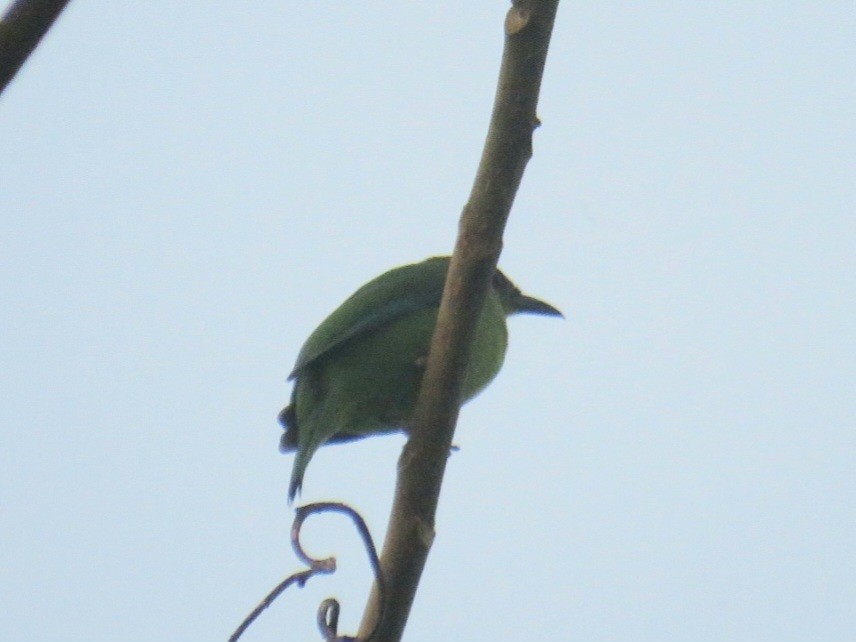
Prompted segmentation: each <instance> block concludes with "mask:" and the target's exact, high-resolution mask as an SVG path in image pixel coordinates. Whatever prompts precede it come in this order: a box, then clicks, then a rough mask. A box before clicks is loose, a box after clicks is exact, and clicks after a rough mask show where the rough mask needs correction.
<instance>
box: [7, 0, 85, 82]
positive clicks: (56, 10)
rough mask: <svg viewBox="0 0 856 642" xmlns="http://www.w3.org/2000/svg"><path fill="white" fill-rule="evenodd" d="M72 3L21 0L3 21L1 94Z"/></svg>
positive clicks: (47, 0) (63, 0) (57, 0)
mask: <svg viewBox="0 0 856 642" xmlns="http://www.w3.org/2000/svg"><path fill="white" fill-rule="evenodd" d="M68 1H69V0H17V2H14V3H13V4H12V6H11V7H9V10H8V11H7V12H6V14H5V15H4V16H3V18H2V20H0V94H2V93H3V90H4V89H6V85H8V84H9V82H11V80H12V78H14V77H15V74H16V73H18V70H19V69H20V68H21V65H23V64H24V61H25V60H27V57H28V56H29V55H30V54H31V53H33V50H34V49H35V48H36V45H38V44H39V41H40V40H41V39H42V36H44V35H45V34H46V33H47V32H48V29H50V28H51V25H52V24H53V23H54V21H55V20H56V19H57V17H58V16H59V14H60V13H62V10H63V9H65V5H67V4H68Z"/></svg>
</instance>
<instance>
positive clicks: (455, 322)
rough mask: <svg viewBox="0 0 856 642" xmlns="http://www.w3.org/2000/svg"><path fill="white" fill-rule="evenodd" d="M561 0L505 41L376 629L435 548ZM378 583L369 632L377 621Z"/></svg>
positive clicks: (384, 559) (390, 629) (540, 8)
mask: <svg viewBox="0 0 856 642" xmlns="http://www.w3.org/2000/svg"><path fill="white" fill-rule="evenodd" d="M557 7H558V0H516V1H514V2H513V6H512V8H511V9H510V10H509V12H508V14H507V15H506V19H505V49H504V52H503V57H502V67H501V69H500V74H499V82H498V86H497V92H496V98H495V101H494V108H493V115H492V117H491V123H490V127H489V129H488V134H487V141H486V142H485V147H484V151H483V153H482V158H481V162H480V163H479V168H478V172H477V174H476V178H475V181H474V184H473V188H472V191H471V193H470V198H469V201H468V202H467V204H466V206H465V207H464V210H463V213H462V214H461V220H460V223H459V230H458V239H457V242H456V244H455V252H454V255H453V257H452V262H451V265H450V267H449V273H448V276H447V279H446V287H445V290H444V292H443V300H442V302H441V304H440V312H439V316H438V319H437V327H436V329H435V331H434V336H433V339H432V342H431V350H430V353H429V356H428V361H427V363H426V369H425V376H424V378H423V381H422V388H421V390H420V394H419V400H418V402H417V406H416V413H415V419H414V425H413V426H412V427H411V430H410V438H409V440H408V442H407V444H406V445H405V447H404V451H403V452H402V454H401V458H400V459H399V462H398V467H399V470H398V483H397V486H396V491H395V499H394V503H393V508H392V513H391V515H390V521H389V526H388V527H387V533H386V540H385V542H384V547H383V554H382V556H381V569H382V571H383V574H384V578H385V580H386V595H387V596H388V598H387V599H388V600H389V602H388V603H387V604H386V605H385V608H384V609H383V610H382V612H383V613H384V615H383V620H382V621H381V622H380V626H379V628H378V629H377V632H376V634H375V635H374V637H373V638H372V639H373V640H374V641H377V642H397V641H398V640H400V639H401V637H402V634H403V632H404V626H405V624H406V622H407V617H408V615H409V613H410V607H411V605H412V603H413V599H414V596H415V594H416V588H417V585H418V583H419V578H420V576H421V574H422V569H423V568H424V565H425V560H426V559H427V557H428V551H429V549H430V547H431V543H432V540H433V538H434V516H435V513H436V509H437V501H438V498H439V495H440V486H441V484H442V479H443V472H444V470H445V468H446V459H447V457H448V454H449V449H450V447H451V445H452V436H453V434H454V429H455V423H456V421H457V418H458V410H459V408H460V390H461V383H462V380H463V373H464V368H465V365H466V362H467V356H468V354H469V347H470V345H471V344H472V339H473V335H474V332H475V326H476V321H477V319H478V317H479V312H480V310H481V307H482V304H483V302H484V298H485V295H486V293H487V288H488V287H489V284H490V280H491V277H492V275H493V272H494V270H495V268H496V264H497V261H498V260H499V254H500V252H501V250H502V233H503V230H504V228H505V223H506V221H507V220H508V214H509V212H510V211H511V205H512V203H513V202H514V196H515V194H516V193H517V188H518V187H519V185H520V180H521V178H522V177H523V171H524V169H525V167H526V163H527V162H528V160H529V158H530V157H531V155H532V132H533V130H534V129H535V128H536V127H537V126H538V119H537V117H536V106H537V102H538V93H539V90H540V86H541V77H542V74H543V71H544V62H545V60H546V57H547V48H548V45H549V42H550V34H551V32H552V29H553V22H554V20H555V16H556V10H557ZM378 599H379V596H378V591H377V587H376V586H375V587H374V589H373V590H372V595H371V597H370V599H369V603H368V605H367V607H366V611H365V613H364V615H363V621H362V624H361V626H360V632H359V638H360V639H366V637H367V636H368V634H369V633H370V632H371V631H372V630H374V629H375V624H376V617H377V613H378V612H381V609H378V606H377V600H378Z"/></svg>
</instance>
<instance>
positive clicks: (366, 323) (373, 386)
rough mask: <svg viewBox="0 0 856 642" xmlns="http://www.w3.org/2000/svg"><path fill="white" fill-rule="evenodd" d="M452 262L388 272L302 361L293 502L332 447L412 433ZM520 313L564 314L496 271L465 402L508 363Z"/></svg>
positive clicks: (345, 307) (287, 437) (316, 338)
mask: <svg viewBox="0 0 856 642" xmlns="http://www.w3.org/2000/svg"><path fill="white" fill-rule="evenodd" d="M449 261H450V257H448V256H438V257H433V258H430V259H427V260H425V261H422V262H421V263H414V264H413V265H405V266H402V267H398V268H395V269H392V270H390V271H389V272H386V273H384V274H381V275H380V276H379V277H377V278H376V279H374V280H372V281H369V282H368V283H367V284H366V285H364V286H363V287H361V288H360V289H359V290H357V291H356V292H355V293H354V294H353V295H351V297H350V298H348V299H347V300H346V301H345V302H344V303H342V305H340V306H339V307H338V308H337V309H336V310H335V311H334V312H333V313H332V314H331V315H330V316H328V317H327V318H326V319H325V320H324V321H323V322H322V323H321V325H319V326H318V327H317V328H316V329H315V332H313V333H312V334H311V335H310V336H309V339H307V340H306V343H305V344H303V348H302V349H301V350H300V354H299V355H298V357H297V362H296V363H295V364H294V369H293V370H292V371H291V374H290V375H289V377H288V379H289V380H292V379H293V380H294V389H293V390H292V393H291V404H290V405H289V406H287V407H286V408H285V409H284V410H283V411H282V412H281V413H280V414H279V421H280V423H281V424H282V426H283V428H284V429H285V432H284V433H283V435H282V439H281V441H280V450H282V452H286V453H288V452H293V451H296V453H297V454H296V456H295V459H294V468H293V469H292V473H291V483H290V485H289V488H288V499H289V502H291V501H293V500H294V496H295V495H296V494H297V492H298V491H299V490H300V487H301V485H302V483H303V474H304V472H305V471H306V466H307V464H309V460H310V459H311V458H312V455H314V454H315V451H316V450H317V449H318V448H319V447H320V446H322V445H324V444H332V443H341V442H346V441H351V440H354V439H359V438H361V437H367V436H369V435H373V434H377V433H385V432H391V431H396V430H407V429H408V427H409V424H410V421H411V419H412V417H413V412H414V407H415V405H416V397H417V395H418V393H419V384H420V383H421V380H422V374H423V370H424V366H425V360H426V358H427V356H428V347H429V345H430V343H431V335H432V334H433V332H434V326H435V325H436V323H437V311H438V309H439V306H440V297H441V296H442V294H443V286H444V285H445V281H446V272H447V271H448V269H449ZM516 312H530V313H532V314H545V315H549V316H562V313H561V312H559V311H558V310H557V309H556V308H554V307H553V306H551V305H549V304H547V303H544V302H543V301H539V300H538V299H533V298H532V297H528V296H526V295H524V294H522V293H521V292H520V290H518V289H517V288H516V287H515V286H514V284H513V283H512V282H511V281H509V280H508V278H506V276H505V275H504V274H503V273H502V272H500V271H499V270H497V271H496V272H495V273H494V275H493V280H492V282H491V288H490V290H489V291H488V294H487V297H486V298H485V302H484V308H483V309H482V313H481V318H480V319H479V322H478V325H477V327H476V333H475V338H474V341H473V346H472V350H471V353H470V358H469V362H468V364H467V370H466V374H465V378H464V383H463V389H462V391H461V399H462V403H463V402H465V401H468V400H470V399H472V398H473V397H474V396H476V395H477V394H478V393H479V392H481V390H482V389H483V388H484V387H485V386H487V384H489V383H490V382H491V381H492V380H493V378H494V377H495V376H496V374H497V373H498V372H499V369H500V368H501V367H502V361H503V359H504V358H505V349H506V346H507V344H508V330H507V328H506V325H505V318H506V317H507V316H508V315H511V314H514V313H516Z"/></svg>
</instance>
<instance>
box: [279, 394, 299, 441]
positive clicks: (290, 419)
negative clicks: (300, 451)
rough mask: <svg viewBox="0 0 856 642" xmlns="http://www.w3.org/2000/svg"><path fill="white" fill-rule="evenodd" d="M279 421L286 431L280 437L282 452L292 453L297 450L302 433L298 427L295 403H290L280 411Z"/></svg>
mask: <svg viewBox="0 0 856 642" xmlns="http://www.w3.org/2000/svg"><path fill="white" fill-rule="evenodd" d="M278 419H279V423H280V424H281V425H282V429H283V430H284V431H285V432H283V433H282V437H280V438H279V450H280V452H284V453H290V452H294V451H295V450H297V445H298V444H299V443H300V433H299V431H298V428H297V414H296V413H295V412H294V404H290V405H288V406H286V407H285V408H283V409H282V412H280V413H279V417H278Z"/></svg>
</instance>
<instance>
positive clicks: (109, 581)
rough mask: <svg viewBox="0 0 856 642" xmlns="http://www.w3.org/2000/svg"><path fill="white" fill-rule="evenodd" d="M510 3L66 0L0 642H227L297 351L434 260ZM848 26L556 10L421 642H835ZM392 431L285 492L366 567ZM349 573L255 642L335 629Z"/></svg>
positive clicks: (46, 62)
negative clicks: (309, 506) (489, 342)
mask: <svg viewBox="0 0 856 642" xmlns="http://www.w3.org/2000/svg"><path fill="white" fill-rule="evenodd" d="M506 7H507V5H506V3H504V2H482V1H478V2H466V3H461V2H454V3H453V2H443V1H438V2H425V3H415V2H413V3H388V2H384V3H380V2H368V3H366V2H363V3H353V2H352V3H344V2H341V3H338V2H337V3H305V2H304V3H296V2H267V1H260V2H254V3H234V2H232V3H226V2H205V3H203V2H183V3H162V2H161V3H159V2H147V3H140V2H125V1H116V0H113V1H110V2H106V1H103V0H102V1H89V2H84V1H83V0H74V1H73V2H72V3H71V4H70V6H69V8H68V10H67V11H66V12H65V14H64V15H63V16H62V18H61V19H60V21H59V22H58V23H57V24H56V25H55V27H54V29H53V30H52V31H51V32H50V34H49V35H48V37H47V39H46V40H45V41H44V42H43V43H42V45H41V46H40V48H39V49H38V51H37V52H36V54H35V55H34V57H33V58H32V59H31V60H30V61H29V62H28V63H27V65H26V66H25V67H24V69H23V70H22V72H21V74H20V75H19V77H18V78H17V79H16V80H15V81H14V83H13V84H12V85H11V86H10V87H9V88H8V90H7V91H6V92H5V94H4V95H3V96H2V98H0V167H2V174H0V213H2V216H0V308H1V309H2V312H0V359H2V364H3V367H2V369H0V390H2V395H3V399H4V401H3V403H2V404H0V429H2V444H3V445H2V448H0V612H2V614H3V616H2V618H0V639H2V640H4V642H5V641H8V642H16V641H24V640H27V641H29V640H39V641H42V640H45V641H50V640H62V641H63V642H76V641H84V640H85V641H87V642H92V641H100V640H105V641H106V640H123V641H124V642H134V641H137V640H139V641H143V640H145V641H147V642H148V641H151V640H165V641H173V640H174V641H179V640H181V641H185V640H225V639H226V638H227V637H228V635H229V634H230V633H231V631H232V630H233V629H234V627H235V626H237V624H238V623H239V622H240V621H241V619H242V618H243V616H244V615H245V614H246V613H247V611H249V609H250V608H252V607H253V606H254V605H255V604H256V602H257V601H258V600H259V599H260V598H261V597H262V596H263V595H264V594H265V593H266V592H267V591H268V590H269V589H270V588H271V587H272V586H273V585H274V584H276V583H277V582H278V581H279V580H280V579H281V578H282V577H284V576H285V575H287V574H289V573H291V572H292V571H294V570H299V568H300V567H299V565H298V563H297V561H296V560H295V559H294V558H293V556H292V554H291V551H290V548H289V546H288V544H287V536H288V527H289V525H290V521H291V514H290V511H289V508H288V507H287V505H286V502H285V498H286V487H287V478H288V475H289V472H290V468H291V458H290V457H286V456H283V455H280V454H279V453H278V451H277V442H278V439H279V435H280V429H279V427H278V425H277V423H276V414H277V412H278V411H279V410H280V408H281V407H282V405H283V403H284V402H285V401H286V399H287V397H288V394H289V390H290V387H289V385H287V384H286V382H285V377H286V375H287V374H288V372H289V370H290V369H291V366H292V364H293V360H294V358H295V356H296V355H297V352H298V350H299V348H300V346H301V344H302V342H303V340H304V339H305V337H306V336H307V335H308V333H309V332H310V331H311V330H312V329H313V328H314V327H315V325H316V324H317V323H318V322H319V321H320V320H321V319H322V318H323V317H324V316H325V315H326V314H327V313H328V312H330V311H331V310H332V309H333V308H334V307H335V306H336V305H337V304H338V303H339V302H340V301H341V300H342V299H344V298H345V297H346V296H347V295H348V294H350V293H351V292H352V291H353V290H354V289H355V288H356V287H357V286H359V285H361V284H362V283H363V282H364V281H366V280H368V279H369V278H371V277H373V276H375V275H377V274H379V273H380V272H382V271H383V270H385V269H387V268H389V267H392V266H395V265H399V264H402V263H407V262H412V261H417V260H421V259H422V258H424V257H426V256H429V255H433V254H439V253H447V252H448V251H449V250H450V249H451V247H452V244H453V241H454V235H455V232H456V225H457V218H458V215H459V212H460V209H461V206H462V205H463V203H464V201H465V199H466V197H467V193H468V190H469V187H470V184H471V181H472V176H473V173H474V170H475V165H476V162H477V160H478V157H479V155H480V153H481V146H482V141H483V137H484V132H485V129H486V125H487V120H488V117H489V114H490V108H491V101H492V97H493V91H494V83H495V79H496V75H497V69H498V64H499V56H500V52H501V47H502V38H501V24H502V19H503V15H504V12H505V10H506ZM854 60H856V12H854V9H853V4H852V3H851V2H822V3H798V2H785V3H774V2H752V3H746V2H698V3H685V2H660V3H642V4H638V3H634V4H631V3H620V2H597V3H581V2H567V1H566V2H563V3H562V6H561V8H560V14H559V17H558V20H557V23H556V28H555V33H554V39H553V43H552V46H551V50H550V55H549V58H548V61H547V71H546V75H545V79H544V86H543V93H542V97H541V104H540V109H539V113H540V116H541V119H542V120H543V127H542V128H541V129H539V130H538V132H537V134H536V138H535V156H534V158H533V159H532V161H531V162H530V165H529V168H528V170H527V173H526V176H525V177H524V181H523V187H522V189H521V191H520V193H519V195H518V198H517V202H516V204H515V208H514V211H513V212H512V216H511V219H510V222H509V225H508V229H507V234H506V242H505V252H504V254H503V258H502V261H501V264H502V266H503V267H504V269H505V271H506V272H507V274H508V275H509V276H510V277H511V278H512V279H514V280H515V281H516V282H517V283H518V284H519V285H520V286H521V287H522V288H523V289H524V290H526V291H528V292H529V293H531V294H533V295H535V296H539V297H542V298H544V299H546V300H548V301H550V302H552V303H554V304H555V305H557V306H558V307H560V308H561V309H562V310H563V311H564V312H565V314H566V317H567V318H566V320H564V321H557V320H554V319H547V318H536V317H519V318H515V319H512V320H511V322H510V326H511V347H510V350H509V353H508V357H507V361H506V367H505V369H504V370H503V372H502V373H501V374H500V376H499V378H498V379H497V380H496V381H495V382H494V384H493V385H492V386H491V387H490V388H489V389H488V390H487V391H486V392H485V393H484V394H483V395H482V396H480V397H479V398H478V399H476V400H475V401H473V402H472V403H471V404H470V405H468V406H467V407H466V408H465V409H464V411H463V412H462V415H461V420H460V422H459V427H458V432H457V436H456V439H455V441H456V443H457V444H458V445H460V447H461V450H460V452H457V453H456V454H455V455H454V456H453V457H452V459H451V461H450V464H449V467H448V474H447V477H446V483H445V486H444V491H443V496H442V498H441V506H440V512H439V521H438V528H437V530H438V536H437V539H436V543H435V546H434V549H433V551H432V553H431V556H430V558H429V560H428V566H427V570H426V573H425V576H424V578H423V583H422V586H421V588H420V591H419V594H418V595H417V599H416V604H415V607H414V610H413V613H412V616H411V621H410V625H409V627H408V631H407V638H406V639H408V640H411V641H417V642H421V641H426V642H427V641H428V640H444V639H445V640H492V639H497V640H499V639H502V640H505V639H508V640H514V639H521V638H522V639H556V638H557V637H558V638H559V639H567V640H573V641H574V642H577V641H578V642H613V641H615V642H619V641H621V642H624V641H627V642H631V641H632V642H639V641H652V642H653V641H657V642H665V641H668V642H671V641H676V642H682V641H686V642H707V641H710V642H714V641H716V642H721V641H722V640H734V641H740V642H743V641H759V642H760V641H765V642H766V641H771V640H774V641H776V642H787V641H801V640H806V641H808V640H811V641H813V642H814V641H817V640H822V641H830V642H833V641H834V642H838V641H841V640H847V639H856V581H854V577H856V552H854V542H856V508H854V493H855V492H856V472H854V459H856V401H854V393H856V374H855V372H856V368H854V360H856V336H854V335H856V269H854V268H856V266H854V258H853V255H854V249H856V219H854V212H856V180H854V174H856V127H854V115H856V64H854ZM402 443H403V439H402V438H400V437H388V438H378V439H373V440H367V441H364V442H361V443H357V444H352V445H349V446H342V447H331V448H327V449H322V451H320V452H319V453H318V454H317V455H316V457H315V459H314V460H313V462H312V466H310V469H309V472H308V475H307V478H306V485H305V493H304V496H303V499H304V500H305V501H311V500H318V499H341V500H344V501H347V502H349V503H351V504H352V505H353V506H354V507H356V508H357V509H358V510H360V511H361V512H362V513H363V514H364V515H365V517H366V519H367V520H368V523H369V525H370V527H371V529H372V530H373V532H374V533H375V535H376V538H377V539H378V540H379V541H381V540H382V539H383V531H384V528H385V527H386V518H387V514H388V510H389V505H390V500H391V494H392V489H393V482H394V472H395V464H396V459H397V456H398V454H399V452H400V448H401V445H402ZM307 536H308V537H307V540H306V541H307V544H308V546H309V547H310V549H311V550H314V551H317V552H318V553H319V554H325V555H326V554H329V553H334V552H335V553H338V554H339V558H340V568H341V571H340V574H339V575H338V576H336V577H334V578H320V579H318V580H314V581H313V582H311V583H310V585H309V587H308V588H307V589H305V590H304V591H302V592H295V593H292V594H289V595H286V596H285V597H284V598H282V599H281V601H280V602H279V603H277V604H276V605H275V606H274V607H273V608H272V609H271V610H270V611H269V612H267V613H265V614H264V615H263V616H262V617H261V618H260V620H259V621H258V623H257V624H256V625H255V626H254V628H253V629H251V630H250V631H249V632H248V633H247V634H246V636H245V638H244V639H245V640H246V641H247V642H263V641H267V640H271V641H272V640H277V641H281V640H313V639H319V638H318V636H317V633H316V632H315V628H314V617H315V616H314V612H315V608H316V606H317V604H318V602H319V601H320V600H321V599H323V598H324V597H326V596H328V595H337V596H338V597H339V598H340V599H341V600H342V602H343V613H342V627H341V628H342V631H343V632H351V633H353V632H354V631H355V630H356V625H357V622H358V621H359V618H360V615H361V613H362V608H363V605H364V602H365V595H366V592H367V590H368V587H369V581H370V580H369V575H368V570H367V568H366V566H365V563H364V562H363V559H362V556H361V554H360V553H359V549H358V543H357V542H356V540H355V538H354V537H353V536H352V533H351V530H350V526H349V523H347V522H345V521H342V520H334V519H332V518H331V519H326V518H324V519H318V520H317V522H310V523H309V524H308V525H307Z"/></svg>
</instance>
